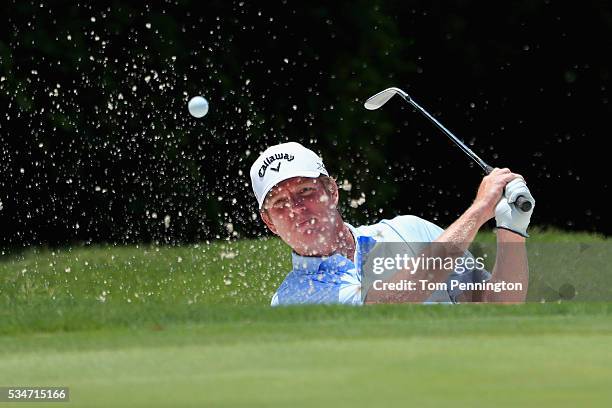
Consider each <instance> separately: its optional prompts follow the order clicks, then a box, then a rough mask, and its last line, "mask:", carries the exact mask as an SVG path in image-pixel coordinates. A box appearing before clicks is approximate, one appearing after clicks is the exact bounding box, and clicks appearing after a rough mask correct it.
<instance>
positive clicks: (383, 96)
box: [363, 87, 410, 110]
mask: <svg viewBox="0 0 612 408" xmlns="http://www.w3.org/2000/svg"><path fill="white" fill-rule="evenodd" d="M395 94H399V95H400V96H402V97H403V98H404V99H406V100H407V101H410V96H408V94H407V93H406V92H404V91H402V90H401V89H399V88H395V87H391V88H387V89H385V90H384V91H380V92H379V93H377V94H376V95H373V96H370V97H369V98H368V100H367V101H365V103H364V104H363V106H365V108H366V109H368V110H375V109H378V108H380V107H381V106H383V105H384V104H385V103H387V101H388V100H389V99H391V98H392V97H393V95H395Z"/></svg>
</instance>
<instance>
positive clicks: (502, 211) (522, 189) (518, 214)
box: [495, 178, 535, 238]
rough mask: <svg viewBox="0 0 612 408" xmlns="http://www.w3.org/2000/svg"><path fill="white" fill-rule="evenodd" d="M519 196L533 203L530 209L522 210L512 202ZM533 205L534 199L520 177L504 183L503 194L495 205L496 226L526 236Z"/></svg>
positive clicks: (527, 235)
mask: <svg viewBox="0 0 612 408" xmlns="http://www.w3.org/2000/svg"><path fill="white" fill-rule="evenodd" d="M519 196H523V197H525V198H528V199H530V201H531V202H532V203H533V206H532V207H531V210H529V211H528V212H523V211H521V210H519V209H518V208H517V207H516V206H515V205H514V202H515V201H516V199H517V198H518V197H519ZM534 207H535V200H534V199H533V196H532V195H531V193H530V192H529V189H528V188H527V184H525V181H524V180H523V179H522V178H515V179H514V180H512V181H511V182H509V183H508V184H506V189H505V192H504V196H503V197H502V198H501V200H499V203H497V207H495V222H496V223H497V228H502V229H507V230H509V231H512V232H516V233H517V234H519V235H522V236H523V237H525V238H528V237H529V234H527V227H528V226H529V221H530V220H531V214H532V213H533V209H534Z"/></svg>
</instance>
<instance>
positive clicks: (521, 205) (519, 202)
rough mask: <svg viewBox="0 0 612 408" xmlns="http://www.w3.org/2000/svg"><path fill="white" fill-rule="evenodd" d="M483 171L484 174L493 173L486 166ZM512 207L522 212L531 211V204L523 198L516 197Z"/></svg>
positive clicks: (490, 168) (491, 169)
mask: <svg viewBox="0 0 612 408" xmlns="http://www.w3.org/2000/svg"><path fill="white" fill-rule="evenodd" d="M484 170H485V173H486V174H489V173H491V172H492V171H493V167H491V166H489V165H488V164H486V165H485V169H484ZM514 205H515V206H516V208H518V209H519V210H521V211H522V212H529V211H531V208H532V207H533V203H532V202H531V201H529V199H528V198H525V197H523V196H518V198H517V199H516V201H515V202H514Z"/></svg>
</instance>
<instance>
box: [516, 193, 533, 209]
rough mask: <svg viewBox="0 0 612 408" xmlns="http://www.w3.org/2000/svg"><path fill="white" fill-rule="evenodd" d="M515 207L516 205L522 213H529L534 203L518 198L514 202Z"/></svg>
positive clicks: (521, 197)
mask: <svg viewBox="0 0 612 408" xmlns="http://www.w3.org/2000/svg"><path fill="white" fill-rule="evenodd" d="M514 205H516V208H518V209H519V210H521V211H522V212H529V211H530V210H531V208H532V207H533V203H532V202H531V201H529V199H528V198H525V197H523V196H518V198H517V199H516V201H515V202H514Z"/></svg>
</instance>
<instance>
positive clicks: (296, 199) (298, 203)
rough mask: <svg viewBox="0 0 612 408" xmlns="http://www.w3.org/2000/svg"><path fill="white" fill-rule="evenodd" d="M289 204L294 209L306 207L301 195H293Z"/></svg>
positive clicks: (298, 209)
mask: <svg viewBox="0 0 612 408" xmlns="http://www.w3.org/2000/svg"><path fill="white" fill-rule="evenodd" d="M289 205H290V208H291V210H292V211H301V210H303V209H304V208H306V206H305V205H304V199H303V198H302V197H300V196H295V195H294V196H291V199H290V201H289Z"/></svg>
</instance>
